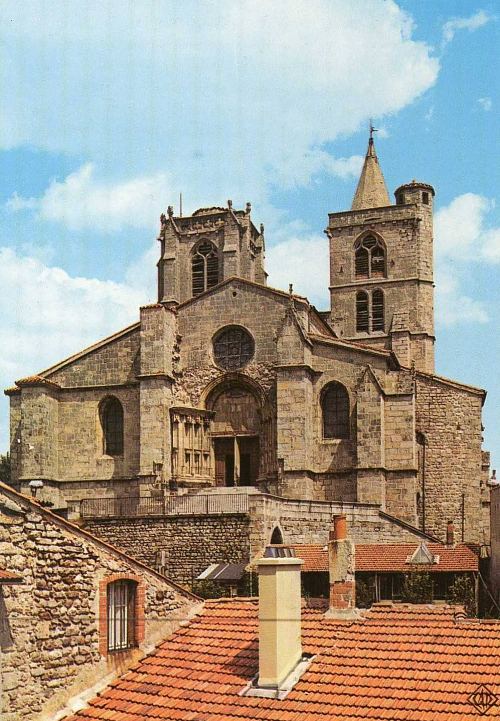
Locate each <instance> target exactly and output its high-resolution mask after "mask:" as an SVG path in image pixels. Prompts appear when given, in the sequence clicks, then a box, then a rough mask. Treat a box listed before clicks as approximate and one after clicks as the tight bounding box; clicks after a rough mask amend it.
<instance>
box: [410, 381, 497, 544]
mask: <svg viewBox="0 0 500 721" xmlns="http://www.w3.org/2000/svg"><path fill="white" fill-rule="evenodd" d="M416 383H417V394H416V413H417V415H416V431H417V432H420V433H423V434H424V435H425V439H426V442H425V474H424V475H425V530H426V531H427V532H428V533H431V534H432V535H435V536H436V537H437V538H439V539H440V540H443V541H444V540H445V537H446V523H447V521H453V523H454V525H455V528H456V529H457V536H458V539H457V540H464V541H466V542H476V543H480V542H481V541H482V538H481V496H480V493H481V474H482V470H481V465H482V455H481V441H482V430H481V407H482V399H483V394H482V393H481V392H480V391H476V392H475V391H473V390H468V389H467V388H464V387H459V386H454V385H453V384H452V383H446V382H444V381H441V380H439V379H438V378H433V377H430V376H424V375H421V374H418V373H417V379H416ZM420 475H422V474H420ZM422 493H424V491H422ZM462 494H464V538H463V539H462V538H461V529H462Z"/></svg>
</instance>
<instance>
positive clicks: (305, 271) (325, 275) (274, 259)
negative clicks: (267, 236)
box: [266, 235, 330, 310]
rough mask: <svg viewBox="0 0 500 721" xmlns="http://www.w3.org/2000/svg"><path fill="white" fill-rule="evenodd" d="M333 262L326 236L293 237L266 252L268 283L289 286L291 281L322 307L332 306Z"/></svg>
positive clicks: (275, 286)
mask: <svg viewBox="0 0 500 721" xmlns="http://www.w3.org/2000/svg"><path fill="white" fill-rule="evenodd" d="M329 268H330V263H329V250H328V239H327V237H326V236H323V237H321V236H319V235H310V236H307V237H302V238H299V237H291V238H289V239H288V240H286V241H282V242H280V243H278V244H277V245H273V246H272V247H271V248H269V249H268V250H267V252H266V269H267V271H268V273H269V279H268V281H269V285H270V286H272V287H274V288H280V289H287V288H288V285H289V284H290V283H292V284H293V290H294V292H295V293H298V294H299V295H305V296H306V297H307V298H309V300H310V301H311V302H313V303H314V304H315V305H316V306H317V307H318V308H320V310H325V309H327V308H328V307H329V306H330V300H329V296H328V286H329V285H330V270H329Z"/></svg>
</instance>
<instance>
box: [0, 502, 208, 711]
mask: <svg viewBox="0 0 500 721" xmlns="http://www.w3.org/2000/svg"><path fill="white" fill-rule="evenodd" d="M1 500H2V503H3V502H4V501H5V499H4V497H3V496H2V499H1ZM0 566H2V567H4V568H8V569H9V571H12V572H13V573H15V574H17V575H19V576H20V577H22V580H23V583H22V584H20V585H13V586H0V589H1V590H0V617H1V624H0V626H1V632H0V656H1V669H0V673H1V679H0V683H1V688H0V691H1V693H0V717H1V718H2V721H21V720H23V721H25V720H26V721H27V720H28V719H30V720H31V719H46V720H47V721H49V719H52V718H53V716H54V714H55V712H56V710H57V709H59V708H62V707H64V705H65V704H66V702H67V701H68V699H69V698H71V697H73V696H75V695H78V694H79V693H81V692H82V691H83V690H84V689H86V688H88V687H90V686H92V685H93V684H94V683H95V682H96V681H97V680H98V679H99V678H104V677H105V676H107V675H109V674H110V673H111V674H113V673H115V672H118V671H120V672H123V670H124V668H125V667H126V666H127V664H128V663H130V662H132V661H133V660H134V659H136V658H137V654H138V653H139V651H138V650H135V651H131V652H125V653H120V654H118V656H117V655H116V654H115V655H113V654H109V655H108V657H107V658H106V659H104V658H102V657H101V656H100V654H99V597H98V595H99V594H98V590H99V582H100V581H102V580H104V579H106V577H107V576H111V575H112V574H126V575H134V576H137V575H140V576H141V577H142V579H143V580H144V583H145V586H146V595H145V608H144V614H145V622H146V623H145V641H144V644H145V645H146V646H147V645H150V644H151V643H155V642H157V641H158V640H160V638H163V637H165V636H167V635H168V633H169V632H171V631H172V630H173V628H175V627H176V625H178V623H179V621H180V620H181V619H182V618H184V617H186V615H187V613H188V611H189V609H190V608H191V607H192V605H193V603H194V600H191V599H190V598H189V597H188V596H185V595H184V594H182V593H181V592H180V591H179V590H177V589H176V588H175V586H172V585H171V584H170V583H169V582H168V581H167V580H166V579H165V580H162V579H160V578H159V577H158V576H156V575H155V574H152V573H150V572H148V571H147V570H145V569H144V570H140V569H138V567H137V566H136V565H135V564H133V563H131V562H128V561H126V560H125V559H123V558H121V557H120V556H119V555H118V554H112V553H109V552H106V551H105V550H104V549H103V548H102V547H101V546H100V545H98V544H96V543H94V542H92V541H90V540H87V539H86V538H85V537H84V536H83V535H82V534H78V533H72V532H70V531H68V530H67V529H66V528H64V526H62V525H60V524H59V523H58V522H57V521H51V520H47V517H46V516H45V515H43V514H41V513H39V512H36V511H34V510H32V509H31V510H30V509H29V507H28V508H24V512H23V513H19V512H11V511H9V510H5V507H4V511H3V512H2V513H0Z"/></svg>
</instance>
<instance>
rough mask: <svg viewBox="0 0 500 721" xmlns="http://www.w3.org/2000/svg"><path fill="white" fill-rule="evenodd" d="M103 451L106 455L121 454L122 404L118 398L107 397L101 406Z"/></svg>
mask: <svg viewBox="0 0 500 721" xmlns="http://www.w3.org/2000/svg"><path fill="white" fill-rule="evenodd" d="M101 424H102V432H103V439H104V449H103V450H104V453H105V454H106V455H108V456H121V455H122V454H123V406H122V404H121V403H120V401H119V400H118V398H108V399H107V400H105V401H104V403H103V405H102V408H101Z"/></svg>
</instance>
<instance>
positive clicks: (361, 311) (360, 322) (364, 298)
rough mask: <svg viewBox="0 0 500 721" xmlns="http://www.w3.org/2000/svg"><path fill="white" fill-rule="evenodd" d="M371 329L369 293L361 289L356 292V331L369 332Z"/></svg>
mask: <svg viewBox="0 0 500 721" xmlns="http://www.w3.org/2000/svg"><path fill="white" fill-rule="evenodd" d="M369 330H370V316H369V312H368V293H367V292H366V291H364V290H360V291H359V292H358V293H356V332H357V333H368V332H369Z"/></svg>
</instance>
